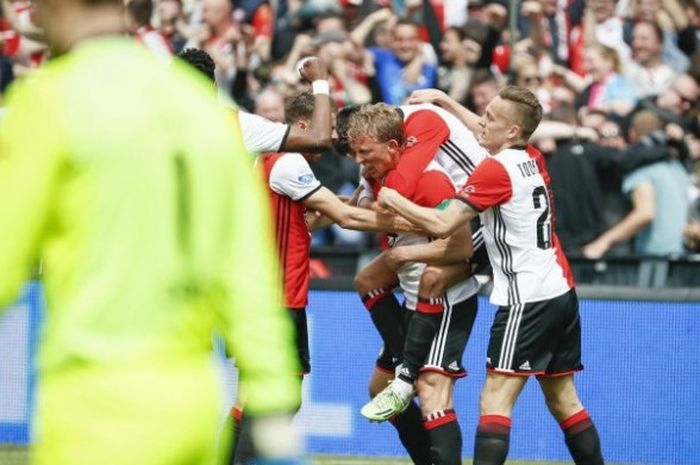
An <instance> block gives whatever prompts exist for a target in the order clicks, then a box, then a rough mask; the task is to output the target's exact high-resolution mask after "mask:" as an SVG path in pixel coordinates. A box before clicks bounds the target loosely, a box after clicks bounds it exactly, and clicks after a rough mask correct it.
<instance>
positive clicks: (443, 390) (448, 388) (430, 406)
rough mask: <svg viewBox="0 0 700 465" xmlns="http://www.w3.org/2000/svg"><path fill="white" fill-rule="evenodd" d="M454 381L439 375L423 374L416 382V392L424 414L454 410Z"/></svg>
mask: <svg viewBox="0 0 700 465" xmlns="http://www.w3.org/2000/svg"><path fill="white" fill-rule="evenodd" d="M452 386H453V382H452V379H451V378H450V377H448V376H445V375H442V374H439V373H431V372H428V373H423V374H421V375H420V376H419V377H418V380H417V381H416V391H418V398H419V399H420V405H421V411H422V412H423V414H427V413H430V412H434V411H436V410H444V409H448V408H452Z"/></svg>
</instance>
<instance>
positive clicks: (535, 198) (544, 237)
mask: <svg viewBox="0 0 700 465" xmlns="http://www.w3.org/2000/svg"><path fill="white" fill-rule="evenodd" d="M540 199H544V210H543V211H542V214H541V215H540V216H539V217H537V247H538V248H540V249H543V250H546V249H548V248H550V247H551V246H552V222H551V221H550V220H549V196H548V195H547V190H546V189H545V188H544V186H537V187H535V190H533V191H532V204H533V205H534V207H535V210H539V209H540V208H542V201H541V200H540Z"/></svg>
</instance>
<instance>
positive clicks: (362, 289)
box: [352, 270, 373, 296]
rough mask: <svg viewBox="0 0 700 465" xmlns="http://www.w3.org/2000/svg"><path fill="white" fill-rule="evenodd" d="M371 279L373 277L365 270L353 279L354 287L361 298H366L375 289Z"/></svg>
mask: <svg viewBox="0 0 700 465" xmlns="http://www.w3.org/2000/svg"><path fill="white" fill-rule="evenodd" d="M370 278H371V276H370V275H369V273H366V272H365V271H364V270H361V271H360V272H359V273H357V274H356V275H355V277H354V278H353V280H352V285H353V287H354V288H355V290H356V291H357V293H358V294H360V296H364V295H365V294H367V293H368V292H369V291H371V290H372V289H373V288H372V280H371V279H370Z"/></svg>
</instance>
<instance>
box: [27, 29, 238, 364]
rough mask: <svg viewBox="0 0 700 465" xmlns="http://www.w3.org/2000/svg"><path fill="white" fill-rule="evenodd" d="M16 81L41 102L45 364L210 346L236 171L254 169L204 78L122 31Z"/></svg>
mask: <svg viewBox="0 0 700 465" xmlns="http://www.w3.org/2000/svg"><path fill="white" fill-rule="evenodd" d="M29 87H33V88H32V89H31V90H30V89H29ZM24 91H25V93H28V92H36V93H37V95H36V96H35V97H33V98H36V102H37V104H41V105H43V108H42V110H41V111H42V113H43V116H42V117H41V118H39V119H38V120H37V132H38V134H37V137H43V138H45V141H46V143H45V146H46V147H47V148H46V151H45V153H44V154H42V155H43V156H44V160H42V161H41V162H42V166H41V167H40V168H39V169H40V170H44V169H47V170H53V172H52V173H51V174H50V176H52V177H53V186H52V187H53V189H52V192H54V193H56V195H55V196H54V198H52V199H48V200H47V201H46V205H42V206H41V207H42V208H45V210H46V218H47V219H46V223H45V227H44V229H43V230H42V231H37V238H38V241H40V242H41V244H42V249H43V253H42V257H43V260H44V262H43V265H44V266H43V269H44V272H45V277H44V281H45V285H46V294H47V300H48V310H49V317H48V318H47V327H46V330H45V341H44V342H45V343H44V345H43V356H42V362H43V365H44V367H47V368H50V367H53V366H56V365H60V364H62V363H66V362H68V361H70V360H75V359H77V360H84V361H88V362H89V361H91V360H97V361H106V360H122V359H123V360H129V359H133V358H137V357H138V358H148V357H149V356H154V357H158V356H159V355H163V354H167V355H172V354H173V353H175V354H179V353H181V354H196V353H204V352H206V351H207V350H208V349H209V338H210V331H211V326H212V324H213V320H214V318H215V317H214V314H213V312H210V311H209V308H211V307H207V305H211V304H212V302H213V301H214V296H215V295H217V294H220V293H221V292H222V287H223V286H224V283H223V277H222V274H223V270H224V266H225V265H224V264H223V263H222V259H223V257H225V256H226V251H227V250H228V248H227V244H228V241H229V240H230V237H231V234H233V233H234V227H233V226H234V225H233V221H232V215H234V214H235V213H236V212H235V211H234V208H233V204H232V199H233V196H234V193H235V187H234V186H235V183H236V179H237V178H236V177H237V176H247V175H248V171H247V169H248V168H249V167H248V165H247V164H245V162H243V159H244V157H243V156H240V157H239V156H237V155H240V153H238V154H237V153H236V151H238V150H241V149H240V142H239V141H237V140H236V139H235V138H234V136H233V135H232V134H233V132H234V131H232V130H231V128H230V118H228V117H227V115H226V114H225V110H223V109H220V108H219V107H218V105H217V102H216V98H215V96H214V95H213V94H212V93H211V92H210V91H209V90H207V84H205V83H203V82H198V80H197V78H196V77H194V76H190V75H189V74H188V72H186V71H184V70H183V69H181V68H180V66H179V65H178V64H173V65H170V66H168V65H166V64H164V63H161V62H159V61H158V60H157V59H156V58H155V57H154V56H153V55H151V54H150V53H148V52H146V51H144V50H141V48H140V47H139V46H138V45H136V44H134V43H132V42H130V41H127V40H122V39H100V40H93V41H91V42H90V43H87V44H85V45H82V46H80V47H79V48H77V49H76V50H74V51H73V52H72V53H71V54H69V55H67V56H66V57H63V58H59V59H57V60H56V61H55V62H54V63H53V64H52V65H50V66H49V67H48V68H47V69H46V70H45V71H42V74H40V75H39V77H37V78H36V82H33V83H30V84H29V86H28V88H26V89H24ZM39 97H41V98H39ZM30 98H32V97H30ZM36 106H37V105H35V107H36ZM44 120H51V125H50V127H49V124H48V123H46V121H44ZM241 221H243V220H241ZM207 314H209V315H211V317H210V318H207V317H206V315H207Z"/></svg>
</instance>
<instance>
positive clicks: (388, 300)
mask: <svg viewBox="0 0 700 465" xmlns="http://www.w3.org/2000/svg"><path fill="white" fill-rule="evenodd" d="M353 284H354V286H355V290H357V293H358V294H359V295H360V297H361V298H362V303H364V305H365V307H366V308H367V310H368V311H369V314H370V317H371V318H372V323H374V326H375V327H376V328H377V331H378V332H379V335H380V336H381V337H382V341H383V342H384V346H385V347H387V348H389V350H391V351H392V354H394V355H395V356H396V357H400V356H401V353H402V352H403V344H404V332H403V327H402V324H401V311H400V309H401V305H400V304H399V302H398V300H396V297H395V296H394V294H393V293H392V292H391V290H392V289H393V288H394V287H396V286H397V285H398V278H397V277H396V273H394V272H393V271H392V270H391V268H389V266H388V265H387V264H386V261H385V260H384V254H383V253H382V254H380V255H378V256H377V257H375V258H374V259H373V260H372V261H371V262H369V263H368V264H367V265H366V266H365V267H364V268H363V269H362V270H360V272H359V273H358V274H357V275H356V276H355V279H354V281H353Z"/></svg>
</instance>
